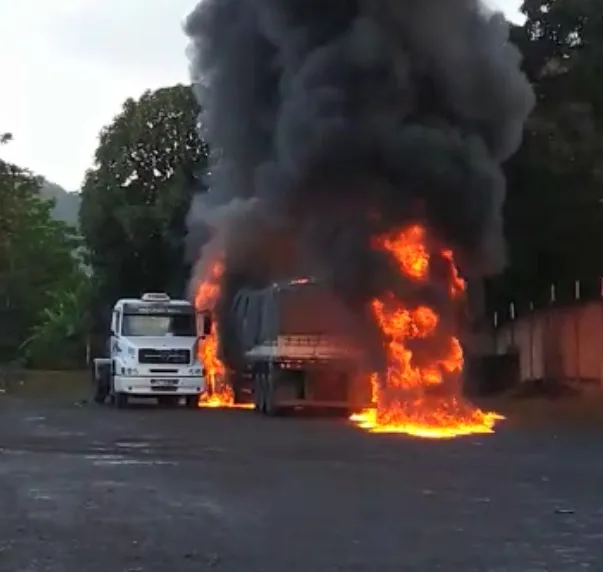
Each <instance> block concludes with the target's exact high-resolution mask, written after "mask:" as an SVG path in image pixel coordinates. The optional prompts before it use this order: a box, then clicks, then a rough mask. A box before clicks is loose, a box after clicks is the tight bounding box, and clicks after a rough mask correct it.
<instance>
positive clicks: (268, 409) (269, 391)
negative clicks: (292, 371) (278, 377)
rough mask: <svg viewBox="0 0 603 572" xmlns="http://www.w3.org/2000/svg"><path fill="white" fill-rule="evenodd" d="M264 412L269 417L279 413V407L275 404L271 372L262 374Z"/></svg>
mask: <svg viewBox="0 0 603 572" xmlns="http://www.w3.org/2000/svg"><path fill="white" fill-rule="evenodd" d="M263 393H264V413H265V414H266V415H268V416H270V417H275V416H277V415H279V414H280V412H281V411H280V408H279V407H278V406H277V404H276V391H275V386H274V378H273V376H272V375H271V374H266V375H265V376H264V392H263Z"/></svg>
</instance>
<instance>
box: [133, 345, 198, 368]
mask: <svg viewBox="0 0 603 572" xmlns="http://www.w3.org/2000/svg"><path fill="white" fill-rule="evenodd" d="M190 362H191V351H190V350H155V349H152V348H143V349H140V350H138V363H166V364H167V363H169V364H188V363H190Z"/></svg>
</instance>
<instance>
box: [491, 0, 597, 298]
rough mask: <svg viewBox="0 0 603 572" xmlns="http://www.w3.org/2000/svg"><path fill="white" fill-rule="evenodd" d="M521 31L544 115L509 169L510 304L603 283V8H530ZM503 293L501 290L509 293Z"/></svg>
mask: <svg viewBox="0 0 603 572" xmlns="http://www.w3.org/2000/svg"><path fill="white" fill-rule="evenodd" d="M522 10H523V12H524V14H525V15H526V21H525V24H524V25H523V26H521V27H516V28H514V29H513V31H512V40H513V41H514V42H515V43H516V44H517V45H518V46H519V48H520V50H521V51H522V53H523V55H524V71H525V72H526V74H527V75H528V77H529V79H530V81H531V82H532V84H533V86H534V89H535V92H536V96H537V106H536V108H535V110H534V112H533V114H532V116H531V117H530V119H529V121H528V123H527V125H526V131H525V137H524V144H523V146H522V148H521V150H520V152H519V153H518V154H517V155H516V156H515V157H513V159H512V160H511V161H510V162H509V164H508V165H507V177H508V194H507V206H506V222H507V238H508V242H509V249H510V262H511V264H510V266H509V268H508V270H507V272H506V274H505V276H504V279H503V280H502V281H499V287H500V286H501V284H502V290H503V291H504V292H505V294H504V296H507V297H508V298H514V299H516V300H517V298H518V297H521V296H522V295H523V297H524V298H525V300H524V302H527V301H528V300H532V299H534V298H537V297H538V293H541V294H544V293H545V292H547V290H548V285H549V284H551V283H557V284H560V283H563V282H568V283H569V282H573V280H575V279H578V278H580V279H588V278H591V279H592V278H594V277H597V276H603V259H601V257H600V256H599V255H598V248H599V244H601V243H603V193H602V190H603V186H602V183H603V178H602V176H603V163H602V161H603V120H602V118H603V19H602V18H601V12H602V10H603V4H602V2H601V0H526V1H525V2H524V4H523V8H522ZM499 290H500V289H499Z"/></svg>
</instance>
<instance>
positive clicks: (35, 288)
mask: <svg viewBox="0 0 603 572" xmlns="http://www.w3.org/2000/svg"><path fill="white" fill-rule="evenodd" d="M41 183H42V181H41V179H39V178H37V177H35V176H33V175H32V174H31V173H30V172H29V171H26V170H24V169H21V168H19V167H17V166H15V165H12V164H10V163H6V162H4V161H1V160H0V360H3V359H9V358H14V357H15V356H16V354H17V352H18V348H19V347H20V345H21V344H22V343H23V341H24V340H25V339H26V338H27V337H28V335H29V334H30V332H31V330H32V328H33V327H34V326H35V324H36V323H37V321H38V320H39V317H40V315H41V313H42V312H43V311H44V308H45V307H46V306H47V305H48V304H49V303H50V301H51V299H52V297H53V295H54V293H55V292H57V291H68V290H69V289H70V288H72V287H73V285H74V283H75V282H76V281H77V280H79V279H80V278H81V274H80V269H79V262H78V260H77V259H76V258H75V256H74V250H75V248H76V247H77V244H78V241H77V237H76V236H75V233H74V231H73V229H71V228H70V227H68V226H67V225H65V224H64V223H62V222H59V221H56V220H54V219H53V218H52V215H51V211H52V208H53V206H54V205H53V203H52V201H48V200H45V199H44V198H43V197H42V196H41V195H40V192H39V191H40V185H41Z"/></svg>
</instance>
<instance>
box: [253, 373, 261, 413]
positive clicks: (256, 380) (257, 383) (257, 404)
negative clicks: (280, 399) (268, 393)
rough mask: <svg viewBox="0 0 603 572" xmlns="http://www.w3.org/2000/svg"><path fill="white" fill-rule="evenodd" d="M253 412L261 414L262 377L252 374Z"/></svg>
mask: <svg viewBox="0 0 603 572" xmlns="http://www.w3.org/2000/svg"><path fill="white" fill-rule="evenodd" d="M253 410H254V412H255V413H262V376H261V374H259V373H254V374H253Z"/></svg>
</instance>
